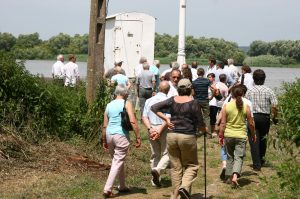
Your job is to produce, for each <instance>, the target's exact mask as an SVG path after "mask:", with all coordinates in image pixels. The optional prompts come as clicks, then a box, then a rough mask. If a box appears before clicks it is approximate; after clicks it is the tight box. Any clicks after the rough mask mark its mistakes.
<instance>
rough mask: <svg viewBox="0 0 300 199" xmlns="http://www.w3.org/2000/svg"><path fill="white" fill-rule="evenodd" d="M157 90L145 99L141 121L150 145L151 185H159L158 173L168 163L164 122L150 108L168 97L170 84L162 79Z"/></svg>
mask: <svg viewBox="0 0 300 199" xmlns="http://www.w3.org/2000/svg"><path fill="white" fill-rule="evenodd" d="M158 89H159V92H158V93H157V94H156V95H155V96H153V97H151V98H149V99H147V101H146V103H145V107H144V111H143V122H144V124H145V126H146V127H147V129H148V135H149V141H150V147H151V159H150V162H151V164H150V166H151V174H152V185H154V186H157V187H160V186H161V184H160V174H161V171H162V170H164V169H166V168H167V166H168V165H169V162H170V160H169V156H168V151H167V143H166V137H167V131H166V125H165V122H164V121H163V120H162V119H161V118H159V117H158V116H157V115H156V114H154V113H153V112H152V111H151V110H150V108H151V106H152V105H153V104H156V103H158V102H161V101H164V100H166V99H168V97H167V93H168V92H169V89H170V86H169V83H168V82H167V81H162V82H160V84H159V87H158ZM157 132H161V134H160V136H159V138H158V139H153V138H154V137H155V135H156V133H157Z"/></svg>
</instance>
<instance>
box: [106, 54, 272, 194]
mask: <svg viewBox="0 0 300 199" xmlns="http://www.w3.org/2000/svg"><path fill="white" fill-rule="evenodd" d="M208 63H209V66H208V67H207V69H206V70H205V69H204V68H201V67H199V68H198V66H197V62H193V63H192V66H191V67H190V66H189V65H188V64H183V65H182V66H179V64H178V63H177V62H172V63H171V64H170V69H167V70H166V71H164V72H163V73H162V74H159V70H158V69H159V62H158V61H156V62H155V64H152V65H150V64H149V63H148V62H147V59H146V58H144V57H142V58H141V59H140V64H139V65H138V66H137V67H136V68H135V74H136V90H137V97H138V98H139V103H140V112H141V119H142V121H143V123H144V125H145V127H146V128H147V132H148V137H149V143H150V146H151V157H150V172H149V173H151V175H152V180H151V183H152V185H153V186H156V187H160V186H161V174H162V171H163V170H165V169H166V168H167V167H168V166H170V167H171V180H172V187H173V190H172V194H171V198H174V199H177V198H178V197H180V198H184V199H185V198H186V199H187V198H190V194H191V186H192V183H193V181H194V180H195V179H196V177H197V173H198V169H199V161H198V154H197V137H198V136H199V135H202V134H205V135H210V136H211V137H212V138H213V137H214V136H219V142H220V145H221V154H222V155H221V159H222V171H221V174H220V178H221V179H222V180H224V181H225V182H227V183H230V184H231V185H232V186H233V187H238V186H239V183H238V178H239V177H240V176H241V170H242V164H243V159H244V157H245V151H246V142H247V139H248V138H249V142H250V147H251V156H252V161H253V169H254V170H255V171H260V170H261V167H262V166H264V165H265V161H266V160H265V154H266V136H267V134H268V132H269V127H270V118H271V116H272V119H273V121H274V123H276V120H277V119H276V117H277V98H276V96H275V94H274V92H273V91H272V90H271V89H270V88H268V87H266V86H264V81H265V78H266V75H265V73H264V71H263V70H261V69H257V70H255V71H254V72H253V74H252V75H251V69H250V67H249V66H242V68H241V74H240V73H239V70H238V68H237V67H236V66H234V65H233V59H228V60H226V61H217V60H215V59H209V61H208ZM118 67H120V68H121V66H117V65H116V66H115V67H114V69H113V71H115V72H114V75H112V76H111V77H110V78H111V81H112V82H116V84H115V85H116V88H115V92H114V94H115V99H114V100H113V101H112V102H110V103H109V104H108V105H107V107H106V110H105V113H104V123H103V131H102V140H103V147H104V148H105V149H109V152H110V154H111V155H112V158H113V160H112V167H111V170H110V173H109V176H108V180H107V182H106V185H105V187H104V193H103V195H104V196H105V197H113V196H114V193H113V192H112V187H113V183H114V180H115V179H116V177H117V176H119V183H120V185H119V187H118V189H119V192H124V191H129V189H128V187H126V186H125V174H124V160H125V157H126V153H127V151H128V147H129V132H128V131H126V130H124V129H123V128H122V126H121V116H120V112H121V111H122V110H123V107H125V108H126V110H127V112H128V114H129V117H130V122H131V124H132V126H133V130H134V132H135V138H136V147H140V145H141V140H140V132H139V128H138V120H137V119H136V117H135V114H134V105H133V104H132V102H131V101H127V97H128V94H129V93H128V88H129V86H131V85H132V84H131V83H127V82H128V81H129V80H127V81H121V80H119V79H118V78H113V77H114V76H116V75H119V74H121V69H120V68H118ZM151 68H152V69H151ZM123 75H124V76H126V75H125V74H123ZM196 75H197V76H196ZM119 76H120V75H119ZM122 79H124V78H123V77H122ZM158 82H159V83H158ZM200 132H201V133H200Z"/></svg>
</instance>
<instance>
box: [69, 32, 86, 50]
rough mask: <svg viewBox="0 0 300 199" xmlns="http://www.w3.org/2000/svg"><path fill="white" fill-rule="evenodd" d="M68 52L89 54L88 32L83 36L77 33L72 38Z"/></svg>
mask: <svg viewBox="0 0 300 199" xmlns="http://www.w3.org/2000/svg"><path fill="white" fill-rule="evenodd" d="M67 51H68V53H74V54H87V53H88V34H85V35H83V36H81V35H79V34H75V35H74V37H72V38H71V41H70V45H69V46H68V47H67Z"/></svg>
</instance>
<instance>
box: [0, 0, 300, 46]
mask: <svg viewBox="0 0 300 199" xmlns="http://www.w3.org/2000/svg"><path fill="white" fill-rule="evenodd" d="M186 2H187V9H186V35H192V36H194V37H196V38H197V37H206V38H210V37H214V38H223V39H225V40H227V41H232V42H236V43H238V45H239V46H248V45H250V44H251V42H253V41H255V40H263V41H267V42H270V41H276V40H300V12H299V9H300V0H186ZM90 4H91V0H0V32H9V33H12V34H13V35H15V36H18V35H19V34H31V33H34V32H38V33H39V35H40V38H41V39H43V40H46V39H49V38H50V37H52V36H55V35H58V34H59V33H61V32H62V33H65V34H69V35H71V36H73V35H74V34H81V35H82V34H85V33H88V31H89V20H90ZM132 11H138V12H144V13H147V14H150V15H152V16H154V17H155V18H156V32H158V33H159V34H163V33H167V34H170V35H172V36H174V35H176V34H178V18H179V0H109V3H108V15H110V14H116V13H120V12H132Z"/></svg>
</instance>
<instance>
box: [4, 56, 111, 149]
mask: <svg viewBox="0 0 300 199" xmlns="http://www.w3.org/2000/svg"><path fill="white" fill-rule="evenodd" d="M15 60H16V59H15V57H14V56H13V55H12V54H7V53H0V71H1V76H0V120H1V122H0V123H1V127H3V126H7V127H9V128H13V129H14V132H16V133H18V135H19V136H22V137H23V138H27V139H29V140H32V141H34V142H35V141H39V140H40V139H42V138H45V137H47V136H55V137H58V138H60V139H68V138H71V137H72V136H74V135H80V136H82V137H84V138H86V139H88V140H89V141H95V143H96V144H98V142H99V131H100V130H99V128H100V125H101V123H102V121H103V112H104V110H105V106H106V104H107V103H108V100H109V99H110V93H111V92H110V91H109V90H108V89H106V82H105V81H102V82H100V84H99V85H98V87H97V98H96V100H95V103H94V104H92V105H91V107H90V108H89V107H88V104H87V101H86V98H85V93H86V88H85V84H84V82H82V83H81V84H80V86H79V87H78V88H66V87H63V86H62V85H57V83H49V82H48V83H47V82H46V81H43V80H42V79H41V78H39V77H37V76H33V75H31V74H29V73H28V71H26V70H25V68H24V64H23V62H20V63H17V62H16V61H15Z"/></svg>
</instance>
